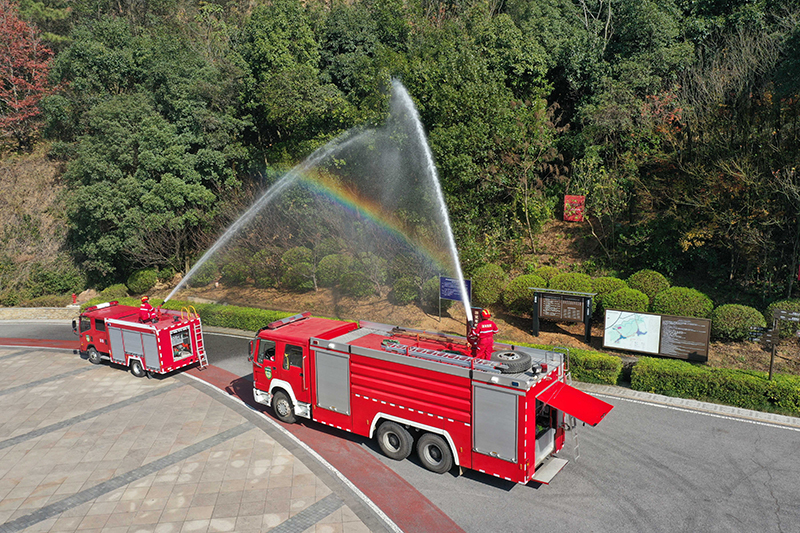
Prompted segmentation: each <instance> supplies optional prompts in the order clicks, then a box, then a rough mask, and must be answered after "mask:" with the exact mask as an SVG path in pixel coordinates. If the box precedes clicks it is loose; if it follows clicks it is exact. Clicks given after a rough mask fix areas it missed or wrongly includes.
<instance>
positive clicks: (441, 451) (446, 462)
mask: <svg viewBox="0 0 800 533" xmlns="http://www.w3.org/2000/svg"><path fill="white" fill-rule="evenodd" d="M417 455H419V460H420V461H421V462H422V465H423V466H424V467H425V468H427V469H428V470H430V471H431V472H436V473H437V474H444V473H445V472H448V471H449V470H450V469H451V468H453V452H452V451H450V445H449V444H447V441H446V440H444V439H443V438H442V437H440V436H439V435H436V434H434V433H425V434H424V435H422V436H421V437H420V438H419V440H418V441H417Z"/></svg>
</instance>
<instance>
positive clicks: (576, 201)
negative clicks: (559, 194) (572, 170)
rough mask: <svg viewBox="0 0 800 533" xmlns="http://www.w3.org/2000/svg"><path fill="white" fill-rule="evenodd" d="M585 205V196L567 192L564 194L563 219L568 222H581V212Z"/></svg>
mask: <svg viewBox="0 0 800 533" xmlns="http://www.w3.org/2000/svg"><path fill="white" fill-rule="evenodd" d="M585 207H586V197H585V196H579V195H571V194H567V195H565V196H564V220H567V221H569V222H583V212H584V210H585Z"/></svg>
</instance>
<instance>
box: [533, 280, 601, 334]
mask: <svg viewBox="0 0 800 533" xmlns="http://www.w3.org/2000/svg"><path fill="white" fill-rule="evenodd" d="M528 289H529V290H532V291H533V313H532V314H533V336H534V337H538V336H539V320H540V319H544V320H553V321H556V322H583V324H584V337H585V341H586V344H589V341H591V339H592V297H593V296H594V295H595V294H596V293H588V292H572V291H554V290H550V289H539V288H536V287H529V288H528Z"/></svg>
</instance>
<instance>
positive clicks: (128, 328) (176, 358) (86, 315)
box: [72, 302, 208, 377]
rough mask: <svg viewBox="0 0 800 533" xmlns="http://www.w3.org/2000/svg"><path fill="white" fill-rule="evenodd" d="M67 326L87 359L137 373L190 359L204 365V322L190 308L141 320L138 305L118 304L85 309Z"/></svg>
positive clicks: (170, 367)
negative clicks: (126, 368)
mask: <svg viewBox="0 0 800 533" xmlns="http://www.w3.org/2000/svg"><path fill="white" fill-rule="evenodd" d="M72 330H73V331H74V332H75V333H76V334H77V335H79V336H80V353H81V355H83V356H86V357H87V358H88V359H89V361H90V362H91V363H94V364H99V363H100V362H101V361H102V360H104V359H105V360H109V361H110V362H112V363H116V364H118V365H122V366H125V367H130V369H131V373H132V374H133V375H134V376H136V377H144V376H146V375H147V373H148V372H152V373H155V374H166V373H167V372H172V371H174V370H178V369H179V368H183V367H185V366H188V365H190V364H192V363H197V362H198V361H199V362H200V367H201V368H202V367H205V366H206V365H208V357H207V356H206V350H205V344H204V343H203V326H202V324H201V322H200V317H199V316H198V315H197V312H196V311H195V310H194V309H193V308H190V307H186V308H183V309H182V310H181V311H174V310H167V309H164V310H162V309H161V308H160V307H159V309H158V310H157V311H156V313H155V317H154V318H152V319H151V320H147V321H145V322H142V321H141V320H140V319H139V309H138V308H137V307H132V306H129V305H119V304H118V303H117V302H107V303H102V304H99V305H95V306H92V307H88V308H86V309H85V310H84V311H83V312H82V313H81V315H80V317H79V319H78V320H73V321H72Z"/></svg>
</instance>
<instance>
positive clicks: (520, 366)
mask: <svg viewBox="0 0 800 533" xmlns="http://www.w3.org/2000/svg"><path fill="white" fill-rule="evenodd" d="M492 361H494V362H495V363H503V364H504V365H505V366H506V367H507V368H501V369H500V373H501V374H519V373H520V372H527V371H528V370H530V369H531V356H530V355H528V354H526V353H525V352H517V351H511V350H497V351H496V352H492Z"/></svg>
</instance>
